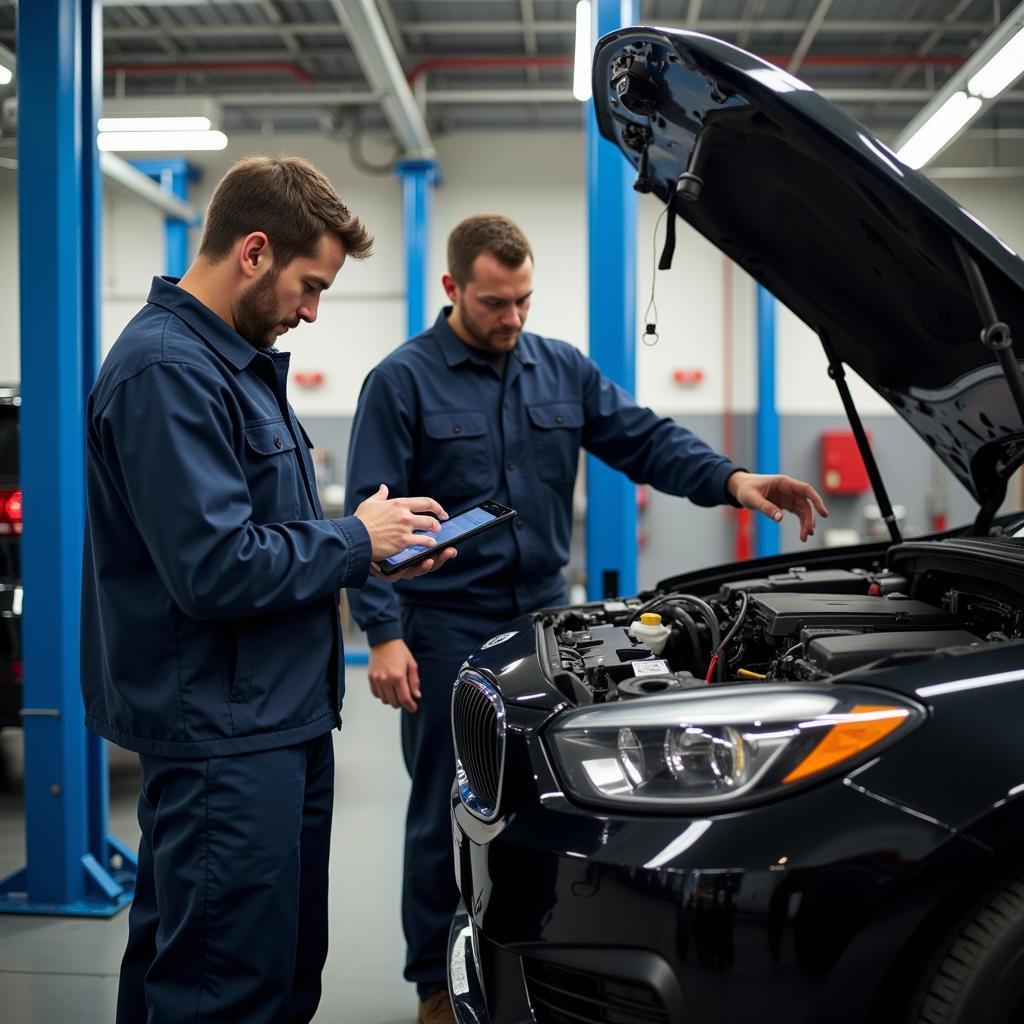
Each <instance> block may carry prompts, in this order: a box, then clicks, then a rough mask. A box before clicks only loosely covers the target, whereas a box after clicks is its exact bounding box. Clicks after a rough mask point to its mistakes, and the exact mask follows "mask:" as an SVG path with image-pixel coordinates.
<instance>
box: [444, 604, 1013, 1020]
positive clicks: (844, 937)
mask: <svg viewBox="0 0 1024 1024" xmlns="http://www.w3.org/2000/svg"><path fill="white" fill-rule="evenodd" d="M521 622H522V624H520V623H517V624H514V625H516V626H519V627H520V628H519V632H518V636H517V638H514V639H513V640H510V641H508V642H507V643H506V644H505V645H501V647H498V648H492V649H491V650H490V651H485V652H479V651H478V652H476V653H475V654H474V655H473V657H472V659H471V660H472V662H473V664H474V667H475V668H476V669H477V670H478V671H482V672H485V673H486V674H488V675H489V676H490V677H491V678H493V679H494V680H495V681H497V682H499V685H500V687H501V689H502V692H503V693H505V694H506V697H507V698H508V700H509V703H508V704H507V705H506V706H507V714H508V739H507V754H506V768H505V795H504V801H503V806H504V813H503V814H502V816H501V817H500V819H498V820H497V821H496V822H495V823H493V824H490V825H485V824H484V823H482V822H480V821H478V820H477V819H475V818H474V817H473V816H472V815H470V814H469V813H468V812H467V811H466V809H465V808H464V807H462V806H461V804H459V802H458V800H457V799H456V800H454V802H453V823H454V834H455V843H456V853H457V862H458V869H459V875H460V879H459V880H460V887H461V890H462V893H463V898H464V902H465V904H466V907H467V910H468V913H469V916H470V919H471V920H472V921H473V923H474V925H475V926H476V928H477V929H478V948H480V949H481V950H482V953H481V955H482V956H485V957H486V958H489V963H490V964H491V967H490V968H489V969H488V971H486V972H484V978H483V984H484V989H485V991H486V1002H487V1007H488V1010H489V1014H490V1016H489V1018H480V1019H489V1020H490V1022H491V1024H513V1022H515V1024H519V1022H521V1021H528V1020H530V1018H529V1017H527V1016H523V1012H524V1011H523V1009H522V1007H523V1006H525V1005H526V1004H525V1003H524V999H525V995H524V992H523V991H522V980H521V979H522V973H521V969H520V968H521V962H520V958H522V957H527V958H540V959H541V960H545V961H550V962H553V963H565V964H575V963H586V964H590V965H591V967H592V969H595V970H597V969H598V967H600V969H601V970H602V971H606V972H608V973H611V974H612V975H613V976H614V975H615V974H616V972H618V973H619V975H620V976H621V973H622V971H623V970H624V969H625V967H624V966H623V965H624V964H625V962H626V960H627V959H628V958H627V957H626V951H632V953H636V952H637V951H643V952H645V953H646V954H647V955H648V956H649V958H650V962H649V964H648V966H650V965H651V964H654V965H657V966H658V969H657V970H656V971H654V974H653V975H651V974H650V972H649V971H647V969H646V968H645V969H644V971H641V975H642V976H643V977H648V976H652V977H653V976H657V977H659V978H661V982H660V983H659V984H660V985H661V988H662V989H663V990H664V991H663V997H664V1000H665V1002H666V1006H672V1005H677V1004H678V1006H679V1007H680V1009H679V1014H680V1015H679V1016H672V1017H670V1018H669V1019H671V1020H673V1021H675V1020H679V1021H685V1022H687V1024H704V1022H712V1021H722V1020H726V1021H732V1020H740V1019H743V1015H746V1014H756V1019H757V1020H758V1021H760V1022H762V1024H773V1022H776V1021H778V1022H780V1024H781V1022H786V1024H792V1022H802V1021H808V1022H809V1021H822V1022H824V1021H832V1022H836V1024H842V1022H847V1021H848V1022H851V1024H852V1022H855V1021H864V1020H868V1019H870V1020H878V1021H882V1020H889V1019H892V1020H898V1019H900V1017H899V1011H900V1007H901V1006H902V1001H903V1000H905V999H906V997H907V996H908V994H909V993H908V992H907V990H906V988H905V985H906V983H907V980H908V978H909V979H911V980H912V979H913V971H912V969H911V968H910V967H909V966H907V967H906V971H904V970H903V966H904V965H908V964H909V963H910V961H912V960H915V958H917V957H920V956H923V955H924V954H925V951H928V952H930V951H932V949H933V947H934V944H935V941H936V936H937V934H941V930H942V927H943V925H944V924H945V923H946V922H947V921H948V920H949V919H950V918H951V916H953V915H954V914H955V912H956V911H957V910H958V909H959V908H960V907H961V906H962V905H963V904H964V902H965V901H966V900H967V899H968V898H969V896H970V894H972V893H975V892H977V891H978V889H979V888H980V887H982V886H984V885H985V884H986V883H988V882H991V881H993V880H994V879H995V878H996V877H997V876H998V874H999V872H1000V871H1001V870H1002V869H1003V867H1004V866H1005V867H1009V866H1010V865H1012V864H1014V863H1018V864H1019V859H1015V858H1018V855H1019V851H1020V849H1021V847H1022V846H1024V814H1021V804H1020V799H1021V797H1020V795H1018V794H1017V792H1016V791H1018V790H1019V791H1022V792H1024V745H1022V744H1020V743H1019V742H1018V731H1017V730H1016V729H1006V728H1002V729H1000V728H998V727H996V726H997V725H998V723H1001V722H1005V721H1022V720H1024V657H1022V655H1024V645H1022V644H1020V643H1009V644H1005V645H999V646H997V647H995V648H991V649H987V650H983V651H978V652H975V653H970V654H967V655H965V656H962V657H955V658H952V657H950V658H943V659H931V658H927V657H925V658H922V659H919V660H916V661H910V662H907V663H903V664H897V665H893V666H890V667H882V668H877V669H872V670H870V671H864V672H859V673H849V674H847V675H846V676H844V681H846V682H850V683H852V682H856V683H858V684H859V685H865V686H871V687H876V688H878V689H879V692H880V697H884V694H885V692H886V691H897V692H900V693H903V694H907V695H913V696H916V697H917V698H918V699H919V700H921V701H922V702H923V703H924V704H925V705H926V706H927V707H928V708H929V711H930V715H929V720H928V721H927V722H926V723H925V724H924V725H922V726H921V727H919V728H918V729H917V730H916V731H915V732H914V733H913V735H911V736H910V737H908V738H907V739H906V740H903V741H902V742H900V743H897V744H895V745H894V746H893V747H892V748H891V749H889V750H888V751H886V752H885V753H884V754H883V755H882V756H881V757H880V758H877V759H875V760H874V761H872V762H869V763H868V764H867V765H866V766H863V767H861V768H860V769H858V770H856V771H855V772H853V773H851V774H849V775H847V776H843V777H840V778H832V779H828V780H825V781H822V782H819V783H818V784H816V785H814V786H812V787H810V788H808V789H805V790H804V791H802V792H800V793H798V794H795V795H793V796H791V797H789V798H784V799H775V800H772V801H770V802H768V803H765V804H763V805H761V806H758V807H752V808H749V809H747V810H743V811H741V812H734V813H719V814H710V815H707V816H704V817H702V818H698V819H693V818H688V817H656V816H643V815H626V814H605V813H599V812H595V811H593V810H588V809H586V808H581V807H578V806H575V805H574V804H573V803H572V802H571V801H569V800H567V799H566V798H565V796H564V795H562V792H561V787H560V784H559V781H558V779H557V776H556V774H555V773H554V771H553V769H552V767H551V764H550V762H549V760H548V757H547V754H546V752H545V749H544V742H543V735H544V727H545V725H546V724H547V723H548V722H549V721H550V720H551V719H552V717H553V716H555V715H557V713H558V711H557V710H555V709H556V708H557V707H558V705H557V704H555V705H554V707H551V706H549V707H545V708H540V707H537V706H536V704H537V701H536V699H535V698H532V697H531V696H530V695H531V694H533V693H538V692H540V691H541V690H542V689H543V687H542V686H541V685H540V684H539V683H538V678H539V675H540V673H539V671H538V663H537V662H536V660H535V659H533V658H531V656H530V652H529V651H528V649H527V647H526V640H525V639H520V638H525V637H526V636H528V635H529V631H528V630H527V629H526V628H525V624H526V623H527V622H528V620H521ZM509 628H510V629H512V628H514V626H510V627H509ZM499 650H502V651H503V653H504V655H505V657H504V658H499V657H498V651H499ZM755 685H756V684H755ZM524 696H525V697H527V698H528V699H527V700H526V702H525V703H524V702H523V701H522V698H523V697H524ZM562 703H563V704H564V701H562ZM530 704H532V705H533V706H529V705H530ZM688 829H689V830H691V832H690V835H695V838H694V841H693V842H692V844H691V845H689V846H687V847H686V848H685V849H684V850H682V851H681V852H680V853H678V855H676V856H671V855H670V854H671V849H672V846H673V844H677V845H678V844H680V837H681V836H685V835H687V830H688ZM666 851H668V853H669V856H668V858H667V859H666V860H665V861H664V862H663V863H661V862H659V858H661V857H665V856H666ZM481 943H483V945H482V946H481ZM609 949H612V950H620V951H622V952H623V956H622V957H621V958H619V959H618V960H616V959H615V958H612V960H611V961H608V959H607V958H608V950H609ZM631 955H632V954H631ZM503 964H504V966H502V965H503ZM633 966H634V967H635V966H636V964H635V963H634V964H633ZM651 970H654V968H653V967H652V968H651ZM645 972H646V973H645ZM740 979H742V982H743V983H742V984H740V983H739V980H740ZM517 986H518V987H517ZM517 1007H518V1009H517ZM889 1015H891V1016H889ZM470 1019H472V1018H470Z"/></svg>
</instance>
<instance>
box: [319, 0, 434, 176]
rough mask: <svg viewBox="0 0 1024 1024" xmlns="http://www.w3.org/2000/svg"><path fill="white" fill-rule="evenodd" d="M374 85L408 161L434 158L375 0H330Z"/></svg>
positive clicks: (418, 109)
mask: <svg viewBox="0 0 1024 1024" xmlns="http://www.w3.org/2000/svg"><path fill="white" fill-rule="evenodd" d="M329 2H330V5H331V9H332V10H333V11H334V13H335V15H336V16H337V18H338V20H339V21H340V22H341V24H342V25H343V26H344V28H345V34H346V35H347V36H348V41H349V43H350V45H351V46H352V49H353V51H354V52H355V55H356V60H357V61H358V62H359V67H360V69H361V70H362V72H363V75H364V76H365V77H366V81H367V82H369V84H370V88H371V89H373V91H374V92H376V93H378V94H379V95H380V106H381V110H382V111H383V113H384V117H385V118H386V120H387V122H388V125H389V127H390V128H391V130H392V131H393V132H394V134H395V138H396V139H397V140H398V143H399V145H400V146H401V147H402V150H403V155H404V156H405V158H406V159H407V160H433V159H435V157H436V152H437V151H436V149H435V147H434V140H433V139H432V138H431V137H430V131H429V130H428V129H427V122H426V120H425V119H424V117H423V111H422V110H420V108H419V105H418V104H417V102H416V98H415V97H414V96H413V94H412V89H410V88H409V83H408V82H406V80H405V75H404V74H403V72H402V65H401V63H400V62H399V60H398V55H397V54H396V53H395V48H394V45H393V44H392V42H391V37H390V36H389V35H388V30H387V28H386V26H385V25H384V21H383V19H382V18H381V16H380V11H379V10H378V8H377V5H376V3H375V2H374V0H329Z"/></svg>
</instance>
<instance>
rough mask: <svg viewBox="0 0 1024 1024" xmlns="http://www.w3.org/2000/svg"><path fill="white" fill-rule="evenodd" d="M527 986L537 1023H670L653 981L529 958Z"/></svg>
mask: <svg viewBox="0 0 1024 1024" xmlns="http://www.w3.org/2000/svg"><path fill="white" fill-rule="evenodd" d="M523 967H524V970H525V973H526V990H527V992H528V994H529V997H530V1006H531V1007H532V1008H533V1013H534V1016H535V1017H536V1018H537V1024H669V1016H668V1010H667V1009H666V1007H665V1004H664V1003H663V1002H662V1000H661V997H660V996H659V995H658V993H657V992H656V991H655V990H654V988H653V987H652V986H650V985H647V984H645V983H644V982H642V981H631V980H628V979H626V978H610V977H604V976H602V975H597V974H590V973H588V972H586V971H577V970H574V969H572V968H570V967H558V966H556V965H554V964H549V963H545V962H544V961H542V960H534V959H532V958H526V959H525V960H524V961H523Z"/></svg>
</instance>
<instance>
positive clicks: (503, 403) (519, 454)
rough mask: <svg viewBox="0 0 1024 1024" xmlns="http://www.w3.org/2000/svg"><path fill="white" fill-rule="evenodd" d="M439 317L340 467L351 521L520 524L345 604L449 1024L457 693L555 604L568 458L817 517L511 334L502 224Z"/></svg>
mask: <svg viewBox="0 0 1024 1024" xmlns="http://www.w3.org/2000/svg"><path fill="white" fill-rule="evenodd" d="M448 268H449V271H448V273H447V274H446V275H444V277H443V279H442V284H443V286H444V289H445V292H446V293H447V295H448V297H449V299H450V300H451V303H452V304H451V306H450V307H448V308H445V309H444V310H442V312H441V314H440V315H439V316H438V318H437V320H436V322H435V323H434V325H433V326H432V327H430V328H429V329H428V330H426V331H424V332H423V333H422V334H420V335H418V336H417V337H415V338H412V339H411V340H409V341H407V342H406V343H405V344H404V345H402V346H401V347H399V348H398V349H397V350H396V351H394V352H393V353H392V354H391V355H389V356H388V357H387V358H386V359H384V360H383V361H382V362H381V363H380V364H379V365H378V366H377V367H376V368H375V369H374V370H373V371H372V372H371V373H370V375H369V376H368V377H367V378H366V381H365V382H364V384H363V388H362V393H361V395H360V398H359V405H358V409H357V411H356V416H355V422H354V425H353V430H352V437H351V447H350V449H349V464H348V485H347V503H348V507H349V508H350V509H354V508H355V507H356V506H357V504H358V503H359V502H360V501H362V500H364V499H365V498H366V497H367V495H369V494H372V493H373V492H374V491H375V490H376V489H377V487H378V485H379V484H380V483H381V481H383V482H384V483H386V484H387V485H388V487H390V488H391V491H392V493H395V494H412V493H426V494H431V495H436V496H437V498H438V500H439V501H441V502H442V504H444V505H445V507H446V508H448V509H449V510H450V511H451V512H452V514H455V513H457V512H461V511H463V510H464V509H466V508H469V507H470V506H472V505H474V504H476V503H477V502H479V501H482V500H485V499H488V498H491V499H494V500H495V501H497V502H500V503H501V504H503V505H508V506H510V507H512V508H514V509H517V510H518V512H519V515H518V517H517V518H516V519H515V521H514V527H513V528H511V529H508V528H500V529H494V530H490V531H489V532H487V533H484V534H482V535H481V536H480V537H479V538H478V539H477V540H476V541H474V546H473V550H472V553H469V552H467V554H466V555H465V556H464V557H463V558H462V559H461V560H460V561H459V562H458V563H457V564H456V566H455V567H453V568H452V569H450V570H448V571H447V572H445V573H443V574H441V575H439V576H428V577H425V578H424V579H422V580H416V581H415V582H407V583H403V584H401V585H400V586H398V587H396V588H394V589H391V588H389V587H387V586H386V585H385V584H383V583H382V582H381V581H379V580H371V581H369V583H368V585H367V586H366V587H365V588H364V589H363V590H362V591H360V592H358V593H353V594H352V595H351V605H352V610H353V613H354V615H355V617H356V620H357V621H358V622H359V624H360V625H361V626H362V628H363V629H364V630H365V631H366V633H367V635H368V639H369V643H370V645H371V646H370V668H369V678H370V686H371V689H372V691H373V693H374V695H375V696H376V697H378V698H379V699H380V700H382V701H384V702H385V703H387V704H390V705H391V706H392V707H395V708H402V709H403V710H402V748H403V753H404V756H405V762H406V766H407V768H408V770H409V773H410V775H411V777H412V793H411V796H410V799H409V807H408V816H407V820H406V845H405V878H404V889H403V898H402V916H403V924H404V927H405V934H406V939H407V943H408V952H407V963H406V969H405V975H406V977H407V978H408V979H409V980H410V981H414V982H415V983H416V985H417V989H418V993H419V996H420V999H421V1001H422V1003H421V1010H420V1015H421V1020H429V1021H431V1022H433V1021H435V1020H436V1021H438V1022H442V1021H446V1020H452V1019H453V1018H452V1017H451V1010H450V1007H449V1006H448V1005H447V996H446V994H445V992H444V987H445V966H446V965H445V959H446V952H447V933H448V927H449V924H450V923H451V919H452V916H453V913H454V911H455V909H456V907H457V904H458V890H457V888H456V885H455V872H454V865H453V860H452V838H451V826H450V823H449V809H448V799H449V793H450V790H451V783H452V779H453V776H454V754H453V750H452V736H451V725H450V720H449V714H450V700H451V690H452V684H453V682H454V681H455V677H456V675H457V673H458V669H459V666H460V664H461V663H462V661H463V659H464V658H465V656H466V655H467V654H468V653H469V652H470V651H471V650H473V648H474V647H476V646H477V645H478V644H479V643H480V642H481V641H483V640H485V639H486V638H487V637H489V636H492V635H493V634H494V633H495V632H496V631H497V628H498V627H499V626H500V625H501V624H502V623H503V622H506V621H507V620H508V619H510V618H513V617H515V616H518V615H521V614H523V613H524V612H529V611H531V610H532V609H535V608H539V607H542V606H545V605H551V604H557V603H560V602H564V600H565V582H564V580H563V577H562V569H563V568H564V566H565V565H566V563H567V562H568V560H569V541H570V533H571V530H572V493H573V485H574V481H575V478H576V469H577V465H578V456H579V450H580V447H581V446H582V447H583V448H585V449H586V450H587V451H588V452H591V453H592V454H594V455H596V456H598V457H599V458H601V459H603V460H604V461H605V462H606V463H608V464H609V465H610V466H613V467H615V468H616V469H620V470H622V471H623V472H624V473H626V474H627V475H628V476H629V478H630V479H631V480H634V481H636V482H637V483H648V484H651V485H652V486H654V487H656V488H658V489H659V490H661V491H665V492H667V493H669V494H676V495H680V496H683V497H687V498H689V499H690V500H691V501H693V502H695V503H696V504H698V505H705V506H711V505H720V504H724V503H727V502H728V503H732V504H734V505H738V506H745V507H748V508H752V509H756V510H758V511H760V512H763V513H764V514H766V515H768V516H770V517H771V518H773V519H775V520H776V521H778V520H779V519H781V518H782V510H783V509H786V510H789V511H792V512H794V513H796V514H797V515H798V516H799V519H800V537H801V540H806V539H807V537H808V536H809V535H810V534H811V533H813V530H814V510H815V509H816V510H817V511H818V513H819V514H821V515H827V513H826V511H825V506H824V505H823V503H822V500H821V498H820V497H819V496H818V494H817V493H816V492H815V491H814V489H813V488H812V487H810V485H808V484H806V483H802V482H800V481H797V480H793V479H792V478H790V477H787V476H782V475H774V476H762V475H756V474H752V473H748V472H746V471H744V470H741V469H739V468H738V467H736V466H735V465H733V464H732V463H731V462H730V461H729V460H728V459H727V458H725V457H724V456H722V455H718V454H716V453H715V452H713V451H712V450H711V449H710V448H709V447H708V446H707V445H706V444H704V442H703V441H701V440H700V439H699V438H697V437H696V436H694V435H693V434H692V433H690V431H688V430H686V429H685V428H684V427H681V426H679V425H678V424H676V423H674V422H673V421H672V420H669V419H662V418H659V417H658V416H656V415H655V414H654V413H653V412H652V411H651V410H650V409H646V408H642V407H640V406H638V405H637V404H636V402H634V401H633V399H632V398H631V397H630V396H629V395H628V394H626V393H625V392H624V391H623V390H621V389H620V388H619V387H617V386H616V385H615V384H613V383H612V382H611V381H609V380H607V379H605V378H604V377H603V376H602V375H601V371H600V370H599V369H598V367H597V366H596V365H595V363H593V362H592V361H591V360H590V359H588V358H587V357H586V356H585V355H584V354H583V353H582V352H580V351H579V350H578V349H576V348H575V347H573V346H572V345H569V344H567V343H565V342H562V341H553V340H551V339H548V338H543V337H541V336H540V335H537V334H531V333H528V332H524V331H523V330H522V328H523V323H524V321H525V320H526V314H527V312H528V311H529V308H530V297H531V294H532V292H533V255H532V252H531V249H530V245H529V242H528V241H527V239H526V238H525V236H524V235H523V233H522V232H521V231H520V230H519V229H518V228H517V227H516V225H515V224H513V223H512V222H511V221H510V220H508V219H507V218H505V217H501V216H495V215H481V216H475V217H470V218H468V219H466V220H464V221H462V222H461V223H460V224H458V225H457V226H456V228H455V229H454V230H453V231H452V233H451V235H450V237H449V239H448Z"/></svg>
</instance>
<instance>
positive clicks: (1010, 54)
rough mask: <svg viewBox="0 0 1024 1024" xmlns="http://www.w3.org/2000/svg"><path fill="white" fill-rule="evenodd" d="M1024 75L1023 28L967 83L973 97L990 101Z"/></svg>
mask: <svg viewBox="0 0 1024 1024" xmlns="http://www.w3.org/2000/svg"><path fill="white" fill-rule="evenodd" d="M1022 74H1024V28H1022V29H1021V30H1020V31H1019V32H1017V33H1016V35H1014V36H1013V37H1012V38H1011V39H1010V40H1009V42H1007V43H1006V44H1005V45H1004V46H1003V47H1002V48H1001V49H999V50H998V51H997V52H996V53H994V54H993V55H992V56H991V57H990V58H989V60H988V63H987V64H986V65H985V66H984V67H983V68H982V69H981V70H980V71H979V72H978V73H977V74H976V75H974V76H973V77H972V78H971V79H970V81H969V82H968V83H967V89H968V91H969V92H971V93H973V95H975V96H981V97H982V98H983V99H986V100H990V99H992V98H993V97H995V96H998V95H999V94H1000V93H1001V92H1002V91H1003V90H1004V89H1006V88H1007V87H1008V86H1011V85H1013V83H1014V82H1016V81H1017V79H1018V78H1020V76H1021V75H1022Z"/></svg>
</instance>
